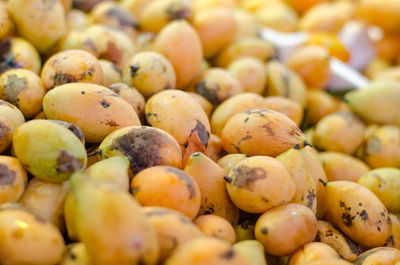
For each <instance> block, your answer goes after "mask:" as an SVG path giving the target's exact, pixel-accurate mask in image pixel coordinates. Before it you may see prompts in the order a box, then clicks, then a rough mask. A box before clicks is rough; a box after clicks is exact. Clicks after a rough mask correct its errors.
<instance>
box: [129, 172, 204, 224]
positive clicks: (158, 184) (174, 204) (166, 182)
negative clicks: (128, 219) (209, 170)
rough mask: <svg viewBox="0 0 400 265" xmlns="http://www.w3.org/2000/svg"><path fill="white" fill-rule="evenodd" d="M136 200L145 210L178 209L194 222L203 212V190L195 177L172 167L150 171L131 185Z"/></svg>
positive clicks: (133, 180) (142, 173) (137, 176)
mask: <svg viewBox="0 0 400 265" xmlns="http://www.w3.org/2000/svg"><path fill="white" fill-rule="evenodd" d="M131 189H132V191H135V192H134V197H135V199H136V200H137V201H138V202H139V203H140V204H141V205H143V206H161V207H167V208H171V209H174V210H176V211H179V212H181V213H183V214H185V215H186V216H187V217H189V218H190V219H194V218H195V217H196V216H197V214H198V212H199V209H200V203H201V198H200V196H201V195H200V189H199V186H198V185H197V183H196V181H195V180H194V179H193V177H192V176H190V175H189V174H187V173H186V172H185V171H183V170H181V169H178V168H174V167H170V166H154V167H150V168H146V169H144V170H143V171H141V172H139V173H138V174H136V175H135V177H134V178H133V179H132V182H131Z"/></svg>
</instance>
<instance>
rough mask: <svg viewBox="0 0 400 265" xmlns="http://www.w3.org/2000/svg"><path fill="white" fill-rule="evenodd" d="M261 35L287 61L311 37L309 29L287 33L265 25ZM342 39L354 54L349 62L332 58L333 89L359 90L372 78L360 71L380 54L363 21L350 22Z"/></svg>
mask: <svg viewBox="0 0 400 265" xmlns="http://www.w3.org/2000/svg"><path fill="white" fill-rule="evenodd" d="M260 36H261V37H262V38H263V39H265V40H267V41H268V42H269V43H271V44H272V45H273V46H275V48H276V51H277V57H278V60H279V61H281V62H283V63H285V62H286V61H287V59H288V58H289V57H290V55H291V54H292V53H293V51H294V50H295V49H296V48H297V47H299V46H301V45H303V44H305V43H306V42H307V41H308V39H309V34H308V33H306V32H301V31H299V32H294V33H284V32H280V31H277V30H274V29H271V28H264V29H262V30H261V31H260ZM339 39H340V40H341V41H342V43H343V45H344V46H345V47H346V49H347V50H348V51H349V53H350V60H349V62H348V64H346V63H344V62H342V61H340V60H339V59H336V58H331V59H330V67H331V71H332V79H331V82H330V83H329V85H328V89H329V90H344V89H359V88H362V87H364V86H365V85H366V84H367V83H368V82H369V80H368V79H367V78H366V77H365V76H363V75H362V74H361V73H360V72H358V70H362V69H364V68H365V67H366V66H367V65H368V63H369V62H370V61H371V60H373V59H374V58H375V56H376V52H375V49H374V46H373V44H372V40H371V39H370V37H369V35H368V29H367V28H366V26H365V25H364V24H362V23H360V22H356V21H351V22H348V23H347V24H346V25H344V27H343V28H342V30H341V31H340V33H339Z"/></svg>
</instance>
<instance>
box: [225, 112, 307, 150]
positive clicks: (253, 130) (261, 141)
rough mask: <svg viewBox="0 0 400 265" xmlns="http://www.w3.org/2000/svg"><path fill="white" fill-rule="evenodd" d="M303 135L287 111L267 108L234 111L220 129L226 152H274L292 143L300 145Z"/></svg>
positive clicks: (287, 148)
mask: <svg viewBox="0 0 400 265" xmlns="http://www.w3.org/2000/svg"><path fill="white" fill-rule="evenodd" d="M305 139H306V137H305V135H304V134H303V133H302V131H301V130H300V129H299V127H298V126H297V125H296V123H294V122H293V121H292V120H291V119H290V118H289V117H287V116H286V115H284V114H282V113H279V112H277V111H273V110H268V109H250V110H247V111H243V112H240V113H238V114H236V115H234V116H233V117H232V118H230V119H229V120H228V122H227V123H226V125H225V127H224V129H223V131H222V136H221V140H222V146H223V148H224V149H225V151H227V152H228V153H244V154H248V155H267V156H277V155H279V154H281V153H283V152H285V151H287V150H289V149H290V148H292V147H293V146H294V145H296V144H299V145H300V147H303V145H304V141H305Z"/></svg>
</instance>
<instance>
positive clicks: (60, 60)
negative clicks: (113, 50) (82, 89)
mask: <svg viewBox="0 0 400 265" xmlns="http://www.w3.org/2000/svg"><path fill="white" fill-rule="evenodd" d="M76 65H79V66H80V67H79V68H78V67H76ZM41 78H42V80H43V83H44V85H45V87H46V89H52V88H54V87H56V86H60V85H64V84H67V83H93V84H98V85H100V84H101V83H102V82H103V72H102V70H101V66H100V63H99V61H98V60H97V59H96V57H94V56H93V55H92V54H90V53H88V52H85V51H82V50H68V51H62V52H59V53H56V54H55V55H53V56H52V57H50V58H49V59H48V60H47V61H46V62H45V64H44V65H43V69H42V73H41Z"/></svg>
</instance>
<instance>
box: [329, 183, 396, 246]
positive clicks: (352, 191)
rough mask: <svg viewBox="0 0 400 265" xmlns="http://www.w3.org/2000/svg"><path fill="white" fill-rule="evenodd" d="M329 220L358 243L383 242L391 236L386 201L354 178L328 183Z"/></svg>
mask: <svg viewBox="0 0 400 265" xmlns="http://www.w3.org/2000/svg"><path fill="white" fill-rule="evenodd" d="M325 192H326V196H325V200H326V201H325V202H326V206H327V207H326V209H327V210H326V213H325V219H326V220H327V221H329V222H330V223H331V224H333V225H336V226H337V227H338V228H340V229H341V230H342V231H343V233H344V234H346V235H347V236H349V237H350V238H351V239H352V240H354V241H355V242H356V243H359V244H361V245H363V246H367V247H376V246H381V245H383V244H384V243H385V242H386V240H387V238H388V237H389V236H390V218H389V215H388V211H387V210H386V208H385V206H384V205H383V204H382V202H381V201H380V200H379V199H378V198H377V197H376V196H375V194H374V193H372V192H371V191H370V190H368V189H367V188H365V187H364V186H361V185H360V184H357V183H354V182H351V181H345V180H342V181H332V182H328V184H327V185H326V191H325Z"/></svg>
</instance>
